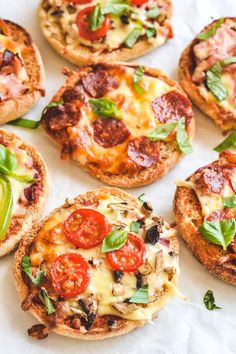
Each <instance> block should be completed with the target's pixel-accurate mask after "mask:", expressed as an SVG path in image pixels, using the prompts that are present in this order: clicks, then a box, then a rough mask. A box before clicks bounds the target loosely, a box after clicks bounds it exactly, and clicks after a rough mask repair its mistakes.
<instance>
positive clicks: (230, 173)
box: [223, 164, 236, 193]
mask: <svg viewBox="0 0 236 354" xmlns="http://www.w3.org/2000/svg"><path fill="white" fill-rule="evenodd" d="M223 173H224V175H225V178H226V179H227V180H228V182H229V184H230V187H231V188H232V189H233V191H234V192H235V193H236V181H235V178H236V165H233V164H229V165H226V166H223Z"/></svg>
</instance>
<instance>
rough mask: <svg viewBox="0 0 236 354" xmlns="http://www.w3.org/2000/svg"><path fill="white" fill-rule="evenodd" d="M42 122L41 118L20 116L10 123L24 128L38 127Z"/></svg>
mask: <svg viewBox="0 0 236 354" xmlns="http://www.w3.org/2000/svg"><path fill="white" fill-rule="evenodd" d="M40 123H41V120H31V119H24V118H18V119H15V120H12V121H11V122H9V123H8V124H10V125H16V126H18V127H23V128H29V129H36V128H38V127H39V126H40Z"/></svg>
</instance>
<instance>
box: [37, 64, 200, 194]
mask: <svg viewBox="0 0 236 354" xmlns="http://www.w3.org/2000/svg"><path fill="white" fill-rule="evenodd" d="M97 65H98V67H101V69H102V70H106V69H107V70H109V69H112V68H114V69H115V70H116V69H117V70H119V68H121V70H122V68H131V69H133V70H134V71H135V69H137V68H138V67H139V66H138V65H136V64H126V63H121V62H117V63H113V64H105V63H99V64H97ZM94 67H96V66H94ZM88 69H89V67H86V66H84V67H82V68H81V69H78V70H77V71H74V72H71V71H68V70H66V71H65V74H66V75H68V79H67V81H66V82H65V84H64V85H63V86H62V87H61V88H60V89H59V91H58V92H57V93H56V95H55V96H54V97H53V99H52V102H60V100H61V99H62V98H63V94H64V92H65V91H66V90H67V89H70V88H73V87H74V86H75V85H76V83H77V82H79V80H80V79H81V77H83V75H86V73H87V72H88ZM145 75H147V76H150V77H153V78H158V79H160V80H161V81H163V83H165V84H167V85H169V86H170V87H171V89H172V90H176V91H178V93H180V94H182V95H183V96H184V99H186V102H187V104H188V105H189V107H188V109H190V110H191V105H190V103H189V101H188V99H187V97H186V96H185V94H184V92H183V91H182V89H181V87H180V86H179V85H178V84H177V83H176V82H174V81H173V80H171V79H169V78H168V77H167V75H166V74H165V73H164V72H163V71H161V70H158V69H154V68H150V67H145ZM144 80H145V76H144ZM111 90H112V89H111ZM139 99H141V96H138V97H137V100H139ZM176 100H177V99H176ZM150 105H151V102H150ZM186 111H187V108H186ZM191 112H192V111H191ZM139 114H140V112H139ZM144 114H145V113H144ZM153 114H154V113H153ZM191 114H192V116H191V117H187V118H186V120H187V134H188V137H189V140H190V141H192V139H193V136H194V131H195V123H194V117H193V113H191ZM57 121H58V122H60V119H59V118H58V119H57ZM57 124H60V123H57ZM70 125H72V127H73V124H71V123H68V126H70ZM42 126H43V128H44V129H45V130H46V132H47V133H48V134H49V136H51V137H52V138H53V140H54V141H56V143H57V144H58V146H60V147H61V149H62V156H63V157H64V158H68V157H70V153H69V152H66V148H65V147H64V146H66V145H69V144H68V143H70V142H69V141H68V138H67V133H66V129H65V128H66V126H65V128H64V127H62V128H63V129H61V130H60V131H58V130H57V131H56V130H54V131H53V130H52V129H51V128H50V122H49V120H48V119H47V118H46V117H45V118H44V117H43V120H42ZM69 149H70V148H69ZM107 154H108V152H107ZM183 157H184V154H183V153H182V152H181V151H180V149H179V148H178V146H177V143H176V141H172V142H168V143H166V142H162V141H160V156H159V160H158V162H157V163H155V164H152V166H150V167H146V168H143V169H141V170H140V171H138V172H137V173H135V174H133V175H132V174H130V173H128V172H127V173H123V174H119V173H116V174H112V173H110V172H107V171H104V170H103V169H102V168H99V167H96V166H92V164H91V166H88V165H87V166H85V165H84V164H81V163H80V161H78V160H76V162H78V163H79V164H80V166H81V167H82V168H83V169H85V170H87V171H88V172H89V173H90V174H91V175H93V176H95V177H96V178H98V179H99V180H101V181H102V182H105V183H107V184H110V185H113V186H117V187H126V188H134V187H138V186H143V185H147V184H150V183H152V182H153V181H155V180H159V179H160V178H161V177H163V176H164V175H165V174H167V173H168V172H169V170H170V169H172V168H173V167H174V166H175V165H176V164H177V163H178V162H179V161H180V160H181V159H182V158H183ZM72 159H73V157H72Z"/></svg>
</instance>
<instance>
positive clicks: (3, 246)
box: [0, 129, 48, 257]
mask: <svg viewBox="0 0 236 354" xmlns="http://www.w3.org/2000/svg"><path fill="white" fill-rule="evenodd" d="M0 137H1V139H3V140H6V141H11V140H12V139H14V138H17V139H19V140H21V139H20V138H19V137H18V136H16V135H15V134H13V133H11V132H9V131H6V130H3V129H0ZM20 146H21V147H22V148H23V149H25V150H26V151H27V153H28V154H29V155H30V156H31V157H32V159H33V162H34V163H35V165H37V170H38V171H39V174H40V175H41V181H42V190H41V192H40V196H39V200H38V201H37V203H36V204H33V205H31V206H28V207H22V209H21V216H19V215H17V214H16V215H13V219H12V223H11V225H12V224H13V223H14V225H15V224H18V227H17V228H16V230H15V231H14V228H13V232H12V233H10V234H7V236H6V238H5V239H4V240H2V241H0V257H2V256H4V255H6V254H8V253H10V252H11V251H12V250H13V249H14V248H15V247H16V246H17V245H18V243H19V241H20V240H21V238H22V237H23V236H24V235H25V233H27V232H28V231H29V230H30V229H31V227H32V225H33V224H34V223H35V222H36V221H38V220H39V218H40V216H41V213H42V211H43V208H44V205H45V204H46V201H47V198H48V171H47V167H46V165H45V163H44V161H43V159H42V156H41V155H40V154H39V152H38V151H37V150H36V149H35V148H34V147H33V146H31V145H29V144H27V143H26V142H24V141H23V140H22V144H21V145H20ZM22 212H23V217H22ZM10 227H11V226H10Z"/></svg>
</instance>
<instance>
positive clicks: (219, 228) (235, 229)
mask: <svg viewBox="0 0 236 354" xmlns="http://www.w3.org/2000/svg"><path fill="white" fill-rule="evenodd" d="M198 231H199V232H200V234H201V235H202V236H204V237H205V239H206V240H207V241H209V242H211V243H213V244H215V245H219V246H222V247H223V249H224V250H226V249H227V247H228V245H229V244H230V242H231V241H232V240H233V239H234V236H235V234H236V220H234V219H228V220H218V221H204V222H203V223H202V225H201V226H200V227H199V228H198Z"/></svg>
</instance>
